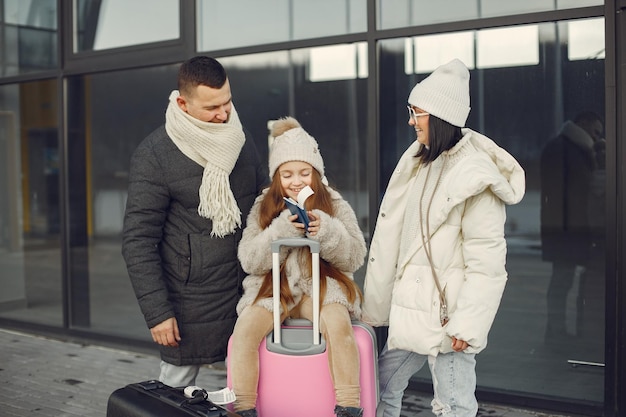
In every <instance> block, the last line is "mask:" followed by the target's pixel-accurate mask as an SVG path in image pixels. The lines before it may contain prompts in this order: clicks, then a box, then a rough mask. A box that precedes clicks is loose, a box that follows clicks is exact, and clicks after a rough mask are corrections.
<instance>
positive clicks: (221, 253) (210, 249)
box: [187, 233, 238, 282]
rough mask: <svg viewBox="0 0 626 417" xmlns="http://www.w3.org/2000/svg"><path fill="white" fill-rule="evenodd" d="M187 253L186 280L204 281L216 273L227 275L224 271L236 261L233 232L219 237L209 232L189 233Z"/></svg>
mask: <svg viewBox="0 0 626 417" xmlns="http://www.w3.org/2000/svg"><path fill="white" fill-rule="evenodd" d="M189 254H190V256H189V276H188V279H187V281H188V282H194V281H199V280H202V281H206V280H207V278H208V277H209V278H210V277H212V276H215V274H216V273H217V274H220V275H222V276H225V275H229V273H228V272H226V271H231V270H232V269H233V268H234V267H235V266H236V265H237V263H238V260H237V240H236V238H235V235H234V234H231V235H227V236H225V237H221V238H218V237H211V235H209V234H200V233H198V234H191V235H189ZM231 273H232V272H231ZM216 279H217V278H216Z"/></svg>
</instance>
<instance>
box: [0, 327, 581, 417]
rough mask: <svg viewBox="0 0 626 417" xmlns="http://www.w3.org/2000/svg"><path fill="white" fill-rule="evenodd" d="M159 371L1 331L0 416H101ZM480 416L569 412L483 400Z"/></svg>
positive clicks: (87, 348)
mask: <svg viewBox="0 0 626 417" xmlns="http://www.w3.org/2000/svg"><path fill="white" fill-rule="evenodd" d="M158 369H159V358H158V356H156V354H152V353H148V352H138V351H129V350H121V349H117V348H111V347H107V346H99V345H95V344H85V343H80V342H76V341H71V340H59V339H52V338H47V337H42V336H36V335H31V334H27V333H21V332H16V331H13V330H8V329H0V417H14V416H16V417H17V416H19V417H22V416H46V417H77V416H80V417H103V416H106V406H107V400H108V398H109V395H110V394H111V393H112V392H113V391H114V390H116V389H118V388H120V387H123V386H125V385H127V384H129V383H132V382H139V381H144V380H149V379H154V378H157V377H158ZM196 384H197V385H198V386H201V387H203V388H205V389H206V390H207V391H217V390H219V389H222V388H224V387H225V386H226V371H225V369H224V367H223V366H219V365H218V366H206V367H204V368H203V369H201V371H200V375H199V376H198V379H197V381H196ZM430 400H431V398H430V395H429V394H425V393H420V392H413V391H407V392H406V395H405V399H404V403H403V411H402V417H432V416H433V414H432V412H431V411H430ZM294 417H297V416H294ZM478 417H570V416H569V415H564V414H549V413H542V412H539V411H534V410H524V409H517V408H512V407H508V406H503V405H498V404H486V403H480V404H479V412H478Z"/></svg>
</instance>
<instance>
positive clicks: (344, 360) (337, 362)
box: [299, 297, 361, 408]
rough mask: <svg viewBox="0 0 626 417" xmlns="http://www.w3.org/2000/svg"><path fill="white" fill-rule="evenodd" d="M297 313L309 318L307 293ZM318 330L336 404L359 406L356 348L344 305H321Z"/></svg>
mask: <svg viewBox="0 0 626 417" xmlns="http://www.w3.org/2000/svg"><path fill="white" fill-rule="evenodd" d="M299 313H300V315H301V316H302V317H304V318H307V319H309V320H313V318H312V313H313V303H312V300H311V298H310V297H305V298H304V299H303V301H302V302H301V304H300V311H299ZM320 331H321V333H322V334H323V335H324V339H325V340H326V348H327V349H328V362H329V363H328V366H329V369H330V375H331V378H332V381H333V384H334V387H335V400H336V402H337V405H339V406H341V407H357V408H359V407H361V396H360V394H361V387H360V383H359V371H360V369H359V349H358V348H357V345H356V340H355V338H354V331H353V330H352V322H351V320H350V314H349V313H348V309H347V308H346V307H345V306H343V305H341V304H328V305H323V306H322V308H321V309H320Z"/></svg>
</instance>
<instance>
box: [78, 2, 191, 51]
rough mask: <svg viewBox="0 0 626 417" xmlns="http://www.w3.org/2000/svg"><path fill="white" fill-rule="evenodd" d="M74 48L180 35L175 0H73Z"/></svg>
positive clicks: (94, 48) (96, 47)
mask: <svg viewBox="0 0 626 417" xmlns="http://www.w3.org/2000/svg"><path fill="white" fill-rule="evenodd" d="M74 5H75V10H74V14H75V22H74V52H83V51H99V50H103V49H110V48H120V47H124V46H131V45H139V44H144V43H150V42H159V41H166V40H170V39H178V38H179V37H180V10H179V1H178V0H159V1H153V0H133V1H126V0H102V1H100V0H75V1H74Z"/></svg>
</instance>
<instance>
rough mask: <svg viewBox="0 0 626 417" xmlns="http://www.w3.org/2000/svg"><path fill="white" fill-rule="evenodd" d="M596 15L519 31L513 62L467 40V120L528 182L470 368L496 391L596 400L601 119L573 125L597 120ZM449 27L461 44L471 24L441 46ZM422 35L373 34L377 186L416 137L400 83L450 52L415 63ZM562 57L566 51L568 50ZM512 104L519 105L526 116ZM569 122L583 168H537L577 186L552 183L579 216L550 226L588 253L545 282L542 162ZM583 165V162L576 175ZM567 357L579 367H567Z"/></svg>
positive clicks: (560, 217) (600, 77) (562, 203)
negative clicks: (590, 117)
mask: <svg viewBox="0 0 626 417" xmlns="http://www.w3.org/2000/svg"><path fill="white" fill-rule="evenodd" d="M597 21H598V19H590V20H580V21H572V22H559V23H544V24H540V25H536V26H528V27H523V28H521V29H522V30H530V31H531V33H532V36H524V38H525V39H524V43H523V44H521V45H518V46H517V47H516V48H513V49H515V51H514V52H515V53H518V54H519V55H520V56H521V57H523V60H522V61H521V62H520V61H513V62H511V61H509V60H508V59H509V58H508V57H509V56H510V54H508V53H507V54H503V53H502V52H501V50H499V49H498V48H495V49H494V48H486V47H485V44H484V43H481V37H480V36H477V37H476V43H475V49H470V50H471V51H475V54H476V56H477V57H478V58H477V63H476V66H474V67H473V68H472V66H471V65H469V66H470V68H471V71H470V73H471V78H470V90H471V97H472V103H471V106H472V110H471V112H470V116H469V119H468V122H467V126H468V127H470V128H474V129H475V130H478V131H480V132H484V133H485V134H486V135H487V136H489V137H491V138H493V139H494V140H495V141H496V142H497V143H498V145H499V146H502V147H504V148H505V149H507V151H509V152H510V153H511V154H512V155H514V156H515V157H516V158H517V159H518V161H520V163H521V164H522V166H523V167H524V169H525V171H526V180H527V192H526V195H525V197H524V199H523V201H522V202H521V203H520V204H518V205H515V206H511V207H507V223H506V237H507V242H508V257H507V270H508V272H509V281H508V283H507V288H506V291H505V293H504V296H503V299H502V303H501V305H500V310H499V312H498V315H497V316H496V319H495V322H494V325H493V328H492V330H491V333H490V338H489V346H488V347H487V349H486V350H485V351H484V352H482V353H481V360H480V361H479V362H478V365H477V367H478V368H477V373H478V381H479V385H480V386H479V388H480V387H484V388H496V389H498V390H502V389H505V390H507V391H511V392H521V393H525V394H532V395H537V396H539V397H544V398H558V399H564V400H566V401H570V402H576V401H590V402H594V403H597V404H602V402H603V399H604V388H603V387H604V368H603V366H602V365H603V363H604V333H603V329H604V320H605V318H604V304H603V301H604V296H603V294H604V280H605V276H604V273H605V272H604V271H605V269H604V256H605V245H604V242H605V230H604V223H603V221H604V220H603V214H604V202H605V193H604V181H605V180H604V176H605V171H604V168H603V166H604V159H605V156H604V153H603V146H602V145H603V144H604V140H603V139H602V138H603V125H602V122H601V121H600V122H599V121H597V120H596V121H594V122H593V123H591V125H592V128H591V129H590V131H592V132H594V133H593V135H591V134H587V133H584V131H585V129H584V128H582V127H579V128H578V129H576V128H574V127H572V126H571V125H572V124H573V123H574V120H576V119H577V118H578V117H580V114H585V113H587V112H592V113H593V114H597V115H600V117H599V118H600V119H603V115H604V104H605V103H604V60H603V59H602V56H603V55H602V54H600V53H598V52H599V51H602V50H603V48H604V45H603V33H604V27H603V26H604V25H603V24H597V23H596V22H597ZM517 29H520V28H518V27H517V26H516V27H511V28H502V29H498V32H492V33H498V36H499V37H504V36H510V35H511V34H515V30H517ZM509 30H510V32H509ZM455 35H458V42H459V43H463V42H465V43H467V42H469V40H468V39H470V37H469V36H468V32H461V33H458V34H448V36H449V38H448V39H449V40H448V43H452V42H453V41H452V40H451V39H454V36H455ZM515 36H516V37H520V38H521V37H522V36H521V35H519V34H517V35H515ZM424 38H427V37H417V38H413V39H411V38H409V39H406V38H399V39H388V40H384V41H382V42H381V43H380V51H381V52H380V53H381V59H380V62H381V67H380V82H381V85H380V92H381V98H380V100H381V103H383V104H384V105H381V109H380V121H381V127H380V129H381V141H380V143H381V148H380V166H381V183H380V189H381V190H384V189H385V187H386V184H387V182H388V180H389V177H390V175H391V172H392V170H393V168H394V166H395V163H396V162H397V160H398V158H399V157H400V155H401V153H402V152H403V151H404V150H405V149H406V148H407V147H408V145H409V143H410V142H411V141H412V140H415V136H414V135H415V134H414V132H413V129H412V128H411V127H410V126H409V125H408V123H407V122H408V118H407V114H406V104H407V98H408V95H409V92H410V91H411V89H412V88H413V86H414V85H415V84H416V83H417V82H419V81H420V80H421V79H423V78H424V77H426V76H427V75H428V73H429V72H430V68H429V69H428V70H426V68H428V67H430V66H436V65H438V64H440V63H443V62H439V61H438V60H439V59H441V60H446V59H447V56H446V57H442V58H439V57H438V56H436V57H435V58H430V60H427V59H423V60H422V62H427V63H428V65H426V66H424V67H421V68H420V67H419V66H418V65H419V63H420V61H421V59H422V58H423V57H424V56H425V55H427V54H425V53H424V50H420V47H423V48H426V47H428V45H429V40H425V41H423V39H424ZM589 40H593V42H591V41H589ZM422 41H423V42H422ZM483 41H484V39H483ZM530 41H532V42H534V45H533V44H532V42H530ZM407 42H408V43H409V46H408V47H407ZM579 42H583V44H584V45H585V48H586V50H587V51H589V52H587V53H586V55H585V54H581V53H577V54H574V55H572V54H571V53H570V54H568V53H566V52H567V51H568V50H573V51H574V50H580V49H578V48H580V46H578V45H577V43H579ZM448 43H447V44H448ZM589 45H591V46H589ZM463 56H464V57H466V58H467V55H463ZM570 56H575V59H569V57H570ZM407 61H409V62H410V63H407ZM416 63H417V64H416ZM471 63H472V62H471V61H469V62H468V64H471ZM422 70H424V71H423V72H422ZM520 108H523V109H526V110H525V111H524V112H523V114H520V111H519V110H520ZM581 124H583V125H584V124H585V123H584V122H581ZM571 131H574V132H577V133H574V134H573V136H574V139H571V138H570V139H563V141H564V140H568V141H570V142H576V143H577V144H578V145H579V146H578V147H577V148H575V149H576V152H578V156H579V158H580V161H581V162H580V165H577V167H576V168H573V169H570V170H566V171H562V170H559V169H557V168H559V167H560V166H562V165H563V164H562V163H561V159H560V158H557V157H556V156H552V157H550V158H548V162H547V166H548V167H549V168H546V167H545V166H544V168H543V171H546V170H552V171H551V172H544V174H547V176H548V177H551V178H552V179H555V178H557V176H559V177H561V176H564V177H565V178H568V179H569V181H574V182H576V184H578V188H580V189H581V190H585V191H584V193H583V194H584V195H583V196H582V197H580V198H579V199H574V198H572V199H569V198H566V197H565V195H564V194H563V190H564V187H561V194H559V195H557V196H551V197H550V198H549V200H550V202H554V203H556V206H558V207H561V208H564V209H565V210H566V211H567V212H572V211H574V210H575V211H576V212H577V213H579V214H578V216H577V217H576V222H575V223H572V221H573V220H569V219H568V218H567V217H565V214H558V212H557V213H556V215H555V218H556V220H555V224H557V225H559V224H567V225H568V226H566V227H570V228H571V227H573V228H576V229H577V230H578V233H579V235H582V236H584V240H583V243H582V244H581V245H582V246H583V247H584V253H585V256H582V255H581V256H579V258H578V259H577V260H576V262H575V263H574V265H573V267H570V268H569V270H568V271H567V274H566V278H565V279H564V280H563V281H562V282H564V284H561V283H554V284H552V285H551V282H552V277H553V271H556V272H557V273H558V272H559V271H561V269H559V268H558V266H557V268H556V269H554V268H553V267H554V265H553V260H552V259H550V258H551V257H550V256H546V251H547V250H548V249H547V246H548V245H549V244H548V243H546V241H545V240H544V236H543V235H542V227H543V226H546V225H542V222H541V212H542V210H544V209H546V206H545V201H544V200H543V199H542V192H544V188H545V189H547V188H548V186H547V185H545V183H544V184H543V185H542V182H541V174H542V168H541V164H540V161H541V155H542V151H543V149H544V148H545V147H546V144H547V143H548V142H549V141H550V140H551V139H552V138H555V137H558V136H560V134H564V133H566V132H568V133H571ZM568 149H569V148H568ZM580 149H583V151H580ZM557 154H558V153H557ZM583 162H584V163H585V164H587V165H588V166H589V168H590V171H589V175H587V176H585V177H584V178H581V176H580V175H579V173H580V171H581V169H582V168H581V167H582V164H583ZM576 178H578V181H577V180H576ZM557 188H558V187H557ZM580 213H582V214H580ZM549 294H550V295H549ZM553 294H556V295H554V296H553ZM553 300H558V301H556V305H557V306H558V309H557V308H556V307H553V306H554V305H555V301H553ZM549 306H550V311H553V312H556V311H557V310H558V315H559V316H560V317H561V318H562V319H563V320H561V321H560V324H559V326H560V330H561V331H562V333H561V335H565V336H564V337H562V338H559V337H556V338H555V337H553V336H552V332H551V329H550V327H549V326H548V317H549V314H548V311H549ZM554 314H556V313H552V315H554ZM568 361H570V362H569V363H568ZM571 361H576V363H578V362H584V363H588V364H587V365H579V366H577V367H572V365H571V364H572V362H571ZM426 372H427V371H426ZM421 378H423V379H424V381H429V380H430V376H429V375H427V374H424V375H421V374H418V376H417V379H418V380H419V379H421Z"/></svg>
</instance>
